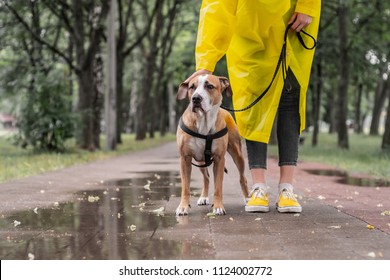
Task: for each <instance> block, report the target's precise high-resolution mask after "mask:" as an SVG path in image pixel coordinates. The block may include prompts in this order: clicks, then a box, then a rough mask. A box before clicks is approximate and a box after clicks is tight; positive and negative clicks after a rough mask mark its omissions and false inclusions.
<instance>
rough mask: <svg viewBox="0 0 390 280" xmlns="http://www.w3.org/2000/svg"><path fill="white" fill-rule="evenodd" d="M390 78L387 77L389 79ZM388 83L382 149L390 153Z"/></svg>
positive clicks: (389, 97) (389, 87)
mask: <svg viewBox="0 0 390 280" xmlns="http://www.w3.org/2000/svg"><path fill="white" fill-rule="evenodd" d="M388 80H389V79H387V81H388ZM386 85H387V90H386V92H387V97H388V103H387V117H386V123H385V132H384V134H383V138H382V150H386V151H387V152H389V153H390V86H389V83H386Z"/></svg>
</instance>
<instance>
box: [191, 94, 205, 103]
mask: <svg viewBox="0 0 390 280" xmlns="http://www.w3.org/2000/svg"><path fill="white" fill-rule="evenodd" d="M202 100H203V98H202V96H200V95H199V94H194V95H193V96H192V102H194V103H200V102H202Z"/></svg>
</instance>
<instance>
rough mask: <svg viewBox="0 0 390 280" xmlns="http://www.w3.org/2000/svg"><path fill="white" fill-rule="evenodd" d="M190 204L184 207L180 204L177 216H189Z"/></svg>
mask: <svg viewBox="0 0 390 280" xmlns="http://www.w3.org/2000/svg"><path fill="white" fill-rule="evenodd" d="M188 208H189V207H188V206H187V207H183V206H181V205H180V206H179V207H177V209H176V216H187V215H188Z"/></svg>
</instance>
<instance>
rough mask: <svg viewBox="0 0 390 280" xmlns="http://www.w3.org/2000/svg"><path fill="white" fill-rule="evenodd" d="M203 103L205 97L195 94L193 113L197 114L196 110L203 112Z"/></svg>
mask: <svg viewBox="0 0 390 280" xmlns="http://www.w3.org/2000/svg"><path fill="white" fill-rule="evenodd" d="M202 101H203V97H202V96H200V95H199V94H194V95H193V96H192V98H191V102H192V111H193V112H195V109H201V110H202V111H203V108H202Z"/></svg>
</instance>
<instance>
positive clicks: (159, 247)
mask: <svg viewBox="0 0 390 280" xmlns="http://www.w3.org/2000/svg"><path fill="white" fill-rule="evenodd" d="M105 185H106V186H107V189H105V190H95V191H83V192H79V193H77V194H75V200H74V201H73V202H69V203H64V204H59V205H57V206H55V207H52V208H50V209H34V210H31V211H25V212H20V213H15V214H13V215H11V216H8V217H1V218H0V259H3V260H4V259H18V260H19V259H22V260H23V259H44V260H50V259H56V260H61V259H67V260H72V259H76V260H80V259H104V260H107V259H180V258H191V254H195V255H196V256H195V257H194V256H192V258H201V256H202V252H203V251H205V252H208V251H209V248H208V247H210V246H209V245H207V244H199V243H197V244H196V243H188V242H184V241H174V240H167V239H160V238H158V239H157V238H155V237H154V234H155V232H156V230H157V229H167V230H170V229H172V230H173V229H174V227H175V225H176V224H177V223H178V222H177V219H176V217H175V215H174V213H164V207H165V205H166V203H167V202H168V200H169V198H170V197H171V196H180V191H181V190H180V183H179V181H178V173H177V172H160V173H143V174H141V175H140V176H138V177H137V178H132V179H123V180H116V181H111V182H105ZM146 185H148V187H145V186H146ZM188 252H190V254H189V253H188Z"/></svg>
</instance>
